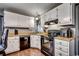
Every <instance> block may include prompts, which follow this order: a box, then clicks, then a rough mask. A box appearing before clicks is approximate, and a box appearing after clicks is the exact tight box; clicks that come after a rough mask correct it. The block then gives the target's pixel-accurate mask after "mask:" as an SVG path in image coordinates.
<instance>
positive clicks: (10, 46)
mask: <svg viewBox="0 0 79 59" xmlns="http://www.w3.org/2000/svg"><path fill="white" fill-rule="evenodd" d="M19 41H20V39H19V37H18V36H17V37H8V42H7V49H6V50H5V53H6V54H9V53H12V52H15V51H19V50H20V43H19Z"/></svg>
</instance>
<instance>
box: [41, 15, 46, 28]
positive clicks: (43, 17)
mask: <svg viewBox="0 0 79 59" xmlns="http://www.w3.org/2000/svg"><path fill="white" fill-rule="evenodd" d="M44 23H45V16H44V15H42V16H41V26H42V27H44Z"/></svg>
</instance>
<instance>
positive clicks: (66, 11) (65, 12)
mask: <svg viewBox="0 0 79 59" xmlns="http://www.w3.org/2000/svg"><path fill="white" fill-rule="evenodd" d="M58 19H59V23H60V24H69V23H71V22H72V21H71V4H70V3H65V4H62V5H60V6H58Z"/></svg>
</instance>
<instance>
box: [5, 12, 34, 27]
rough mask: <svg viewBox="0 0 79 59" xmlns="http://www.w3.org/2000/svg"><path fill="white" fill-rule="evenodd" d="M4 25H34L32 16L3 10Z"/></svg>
mask: <svg viewBox="0 0 79 59" xmlns="http://www.w3.org/2000/svg"><path fill="white" fill-rule="evenodd" d="M4 26H7V27H34V17H29V16H24V15H21V14H16V13H12V12H8V11H4Z"/></svg>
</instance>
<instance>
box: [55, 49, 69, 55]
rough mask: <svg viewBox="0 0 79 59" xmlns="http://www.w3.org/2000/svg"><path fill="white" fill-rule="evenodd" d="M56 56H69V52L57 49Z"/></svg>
mask: <svg viewBox="0 0 79 59" xmlns="http://www.w3.org/2000/svg"><path fill="white" fill-rule="evenodd" d="M55 56H68V53H65V52H62V51H60V50H58V49H55Z"/></svg>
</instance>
